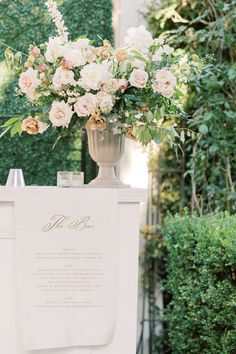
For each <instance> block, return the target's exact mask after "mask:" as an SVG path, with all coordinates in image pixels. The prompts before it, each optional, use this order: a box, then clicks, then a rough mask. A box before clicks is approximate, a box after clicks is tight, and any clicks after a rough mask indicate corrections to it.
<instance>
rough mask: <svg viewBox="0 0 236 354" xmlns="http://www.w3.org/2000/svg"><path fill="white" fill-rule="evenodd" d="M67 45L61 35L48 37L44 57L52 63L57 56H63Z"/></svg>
mask: <svg viewBox="0 0 236 354" xmlns="http://www.w3.org/2000/svg"><path fill="white" fill-rule="evenodd" d="M67 46H68V45H67ZM67 46H66V45H65V43H64V41H63V39H62V38H61V37H54V38H52V37H50V38H49V41H48V43H47V50H46V53H45V58H46V59H47V61H48V62H49V63H54V62H55V61H56V60H57V59H58V58H60V57H63V55H64V53H65V51H66V49H67Z"/></svg>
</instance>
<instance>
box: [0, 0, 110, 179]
mask: <svg viewBox="0 0 236 354" xmlns="http://www.w3.org/2000/svg"><path fill="white" fill-rule="evenodd" d="M44 3H45V1H44V0H14V1H9V0H2V1H1V2H0V41H2V42H4V43H7V44H8V45H9V46H11V47H13V48H16V49H17V50H21V51H23V52H26V53H27V51H28V45H29V44H30V43H32V42H35V43H36V44H40V43H42V42H45V41H46V40H47V39H48V37H49V36H51V35H56V32H55V28H54V25H53V24H52V22H51V19H50V17H49V15H48V12H47V9H46V7H45V4H44ZM57 3H58V5H59V6H60V9H61V11H62V13H63V15H64V18H65V23H66V25H67V27H68V28H69V31H70V32H71V34H72V39H75V38H76V37H78V36H81V35H87V36H89V37H90V38H91V39H94V40H95V41H96V42H99V41H100V39H99V38H98V35H99V36H100V37H102V38H107V39H110V40H112V0H103V1H98V0H96V1H94V0H66V1H57ZM4 50H5V47H4V46H3V45H2V44H1V43H0V117H1V116H11V115H12V114H17V113H20V112H21V111H24V110H25V100H24V99H22V98H17V97H15V87H16V83H17V78H14V77H12V76H11V74H10V73H9V72H8V71H7V70H6V68H5V66H4V63H3V60H4ZM80 140H81V139H80V135H79V134H76V135H75V137H74V138H71V139H69V140H68V141H66V142H65V143H62V145H61V146H58V147H57V148H56V149H55V150H52V146H53V143H54V141H55V137H54V136H52V137H50V136H45V137H37V138H35V137H34V138H31V137H25V136H24V138H21V139H19V138H14V139H10V138H9V137H6V138H4V139H3V140H0V184H5V179H6V175H7V172H8V169H9V168H10V167H15V166H18V167H20V168H23V169H24V171H25V175H26V182H27V184H45V185H50V184H55V181H56V171H57V170H65V169H80V159H81V157H80V151H78V152H77V153H76V152H75V151H74V150H75V148H78V147H79V146H80V144H81V143H80Z"/></svg>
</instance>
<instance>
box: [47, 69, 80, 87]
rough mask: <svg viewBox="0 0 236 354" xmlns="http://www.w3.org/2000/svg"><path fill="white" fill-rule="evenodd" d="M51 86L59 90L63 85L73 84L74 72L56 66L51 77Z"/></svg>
mask: <svg viewBox="0 0 236 354" xmlns="http://www.w3.org/2000/svg"><path fill="white" fill-rule="evenodd" d="M52 83H53V87H54V89H55V90H60V89H61V88H62V87H63V86H66V85H74V84H75V80H74V73H73V71H71V70H65V69H63V68H62V67H59V68H57V70H56V71H55V74H54V76H53V78H52Z"/></svg>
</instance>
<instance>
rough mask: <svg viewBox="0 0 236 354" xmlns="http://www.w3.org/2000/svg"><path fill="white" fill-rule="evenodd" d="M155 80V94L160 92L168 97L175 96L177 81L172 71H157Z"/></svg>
mask: <svg viewBox="0 0 236 354" xmlns="http://www.w3.org/2000/svg"><path fill="white" fill-rule="evenodd" d="M153 79H154V80H153V85H152V87H153V91H154V92H159V93H161V94H162V95H163V96H166V97H171V96H173V94H174V88H175V85H176V82H177V80H176V77H175V76H174V75H173V74H172V72H171V71H169V70H166V69H161V70H157V71H156V73H155V74H154V78H153Z"/></svg>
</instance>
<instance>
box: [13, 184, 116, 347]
mask: <svg viewBox="0 0 236 354" xmlns="http://www.w3.org/2000/svg"><path fill="white" fill-rule="evenodd" d="M56 192H57V193H54V194H53V195H52V194H50V195H48V196H47V193H46V192H44V193H42V192H39V191H37V192H32V191H29V192H25V193H24V198H23V199H19V200H17V202H16V205H15V222H16V256H17V258H16V264H17V284H18V286H17V288H18V295H19V305H20V322H21V331H22V338H23V345H24V348H25V350H27V351H30V350H41V349H50V348H63V347H73V346H90V347H92V346H104V345H107V344H109V343H110V342H111V341H112V338H113V334H114V331H115V327H116V318H117V299H116V298H117V292H118V284H117V232H118V231H117V230H118V226H117V218H118V197H117V191H116V190H114V191H111V190H104V189H103V190H94V189H93V190H92V189H91V190H88V189H87V190H86V191H85V190H84V191H83V190H81V191H80V199H79V200H78V197H77V195H75V193H74V192H73V190H57V191H56Z"/></svg>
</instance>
